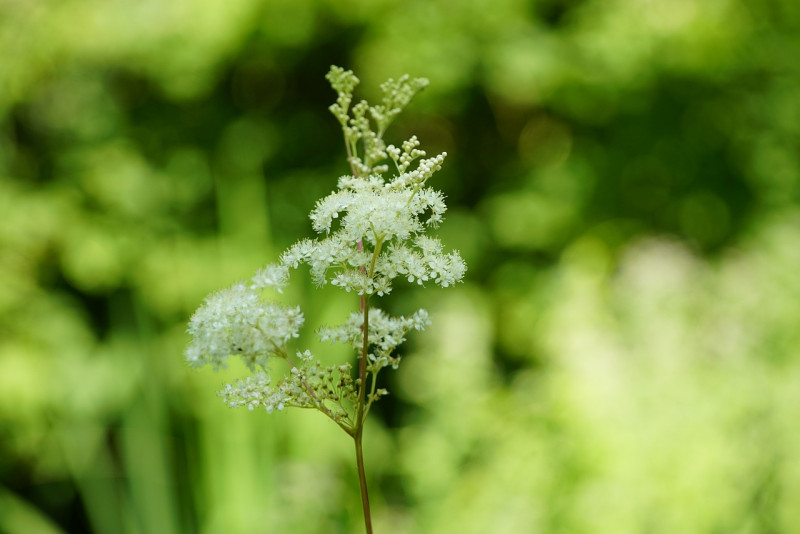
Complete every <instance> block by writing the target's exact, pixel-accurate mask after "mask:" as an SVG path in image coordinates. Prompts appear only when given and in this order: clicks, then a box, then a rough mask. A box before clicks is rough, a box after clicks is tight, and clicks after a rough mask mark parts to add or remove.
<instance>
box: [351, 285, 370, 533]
mask: <svg viewBox="0 0 800 534" xmlns="http://www.w3.org/2000/svg"><path fill="white" fill-rule="evenodd" d="M361 305H362V309H363V312H364V325H363V327H362V330H363V336H364V343H363V345H362V347H361V358H360V361H359V364H358V379H359V384H358V406H357V408H356V411H357V413H356V426H355V429H354V430H355V431H354V433H353V440H354V441H355V445H356V464H357V465H358V483H359V485H360V486H361V505H362V507H363V508H364V526H365V527H366V529H367V534H372V515H371V514H370V509H369V493H368V492H367V473H366V471H365V470H364V455H363V452H362V447H361V442H362V438H363V435H364V419H365V417H364V416H365V413H364V412H365V404H366V402H365V400H366V393H367V358H368V357H369V356H368V354H369V352H368V351H369V296H365V297H363V298H362V299H361Z"/></svg>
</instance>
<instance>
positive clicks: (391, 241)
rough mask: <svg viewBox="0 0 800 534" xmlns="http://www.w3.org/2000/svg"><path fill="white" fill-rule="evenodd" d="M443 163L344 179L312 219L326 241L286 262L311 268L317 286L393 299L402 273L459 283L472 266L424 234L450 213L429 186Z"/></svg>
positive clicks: (302, 248)
mask: <svg viewBox="0 0 800 534" xmlns="http://www.w3.org/2000/svg"><path fill="white" fill-rule="evenodd" d="M411 150H413V149H410V150H409V153H410V152H411ZM444 157H445V154H440V155H439V156H437V157H435V158H429V159H425V160H422V161H421V162H420V163H419V166H418V167H417V169H415V170H414V171H411V172H406V173H403V174H401V175H399V176H397V177H396V178H395V179H393V180H391V181H389V182H385V181H384V180H383V178H381V177H379V176H377V175H374V176H371V177H369V178H366V179H360V178H354V177H352V176H345V177H342V178H340V179H339V190H338V191H335V192H333V193H331V194H330V195H328V196H327V197H325V198H324V199H322V200H320V201H319V202H317V205H316V207H315V208H314V210H313V211H312V212H311V216H310V217H311V222H312V225H313V227H314V230H315V231H317V232H318V233H320V234H328V235H327V237H325V238H324V239H318V240H304V241H301V242H299V243H297V244H295V245H294V246H292V247H291V248H289V250H287V251H286V253H285V254H284V255H283V257H282V258H281V260H282V263H283V264H284V265H285V266H287V267H294V268H296V267H298V266H299V265H300V264H301V263H305V264H308V265H309V266H310V268H311V275H312V277H313V279H314V281H315V282H316V283H317V284H318V285H324V284H326V283H330V284H332V285H334V286H339V287H342V288H343V289H345V290H347V291H354V292H356V293H358V294H359V295H373V294H377V295H379V296H382V295H384V294H386V293H389V292H390V291H391V287H392V286H391V281H392V279H394V278H396V277H397V276H400V275H402V276H405V277H406V278H407V279H408V280H409V281H410V282H415V281H416V282H417V283H419V284H423V283H424V282H426V281H428V280H431V281H433V282H434V283H436V284H438V285H441V286H442V287H448V286H451V285H453V284H455V283H456V282H458V281H460V280H461V279H462V278H463V276H464V273H465V272H466V264H465V263H464V261H463V259H462V258H461V256H460V255H459V253H458V252H451V253H443V252H442V244H441V242H440V241H439V240H438V239H435V238H432V237H427V236H425V235H423V232H424V231H425V228H426V227H428V226H436V225H437V224H438V223H440V222H441V221H442V220H443V215H444V212H445V210H446V209H447V208H446V206H445V203H444V197H443V195H442V194H441V193H440V192H438V191H435V190H434V189H432V188H428V187H424V184H425V182H426V181H427V180H428V178H430V176H431V175H432V174H433V173H434V172H436V171H437V170H439V169H440V168H441V164H442V162H443V161H444ZM401 165H404V163H401ZM426 217H427V218H426ZM335 220H336V221H338V224H336V225H334V221H335Z"/></svg>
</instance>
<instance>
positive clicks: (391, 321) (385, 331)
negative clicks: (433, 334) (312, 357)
mask: <svg viewBox="0 0 800 534" xmlns="http://www.w3.org/2000/svg"><path fill="white" fill-rule="evenodd" d="M430 324H431V322H430V319H429V318H428V312H427V311H425V310H417V312H415V313H414V314H413V315H411V316H410V317H402V316H401V317H392V316H390V315H387V314H386V313H384V312H383V311H382V310H380V309H378V308H370V310H369V334H368V337H369V346H370V347H371V349H372V351H371V352H370V353H369V359H370V365H371V368H370V371H371V372H377V371H378V370H379V369H382V368H383V367H387V366H389V365H391V366H392V367H393V368H395V369H396V368H397V364H398V363H399V361H400V360H399V359H398V358H396V357H394V356H393V352H394V349H396V348H397V347H398V346H399V345H400V344H401V343H403V342H404V341H405V340H406V334H407V333H408V332H409V331H410V330H412V329H413V330H417V331H422V330H424V329H425V327H426V326H428V325H430ZM363 326H364V316H363V314H361V313H351V314H350V318H349V319H348V321H347V322H346V323H344V324H342V325H338V326H334V327H322V328H320V329H318V330H317V335H318V336H319V338H320V340H322V341H330V342H331V343H344V344H346V345H347V344H349V345H352V346H353V348H356V349H358V348H360V346H361V343H362V338H361V336H362V335H363Z"/></svg>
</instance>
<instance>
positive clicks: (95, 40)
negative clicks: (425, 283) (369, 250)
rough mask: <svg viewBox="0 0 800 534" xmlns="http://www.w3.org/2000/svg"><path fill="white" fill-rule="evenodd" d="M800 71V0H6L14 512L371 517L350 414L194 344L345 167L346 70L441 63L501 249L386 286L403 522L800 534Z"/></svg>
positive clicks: (368, 93) (446, 127) (396, 478)
mask: <svg viewBox="0 0 800 534" xmlns="http://www.w3.org/2000/svg"><path fill="white" fill-rule="evenodd" d="M798 57H800V3H798V2H796V0H764V1H761V2H750V1H747V0H535V1H525V0H491V1H490V0H470V1H459V0H437V1H430V0H428V1H424V0H405V1H397V0H228V1H226V2H221V1H213V0H168V1H165V0H139V1H124V0H61V1H47V0H41V1H22V0H0V532H8V533H11V534H17V533H20V534H28V533H33V534H38V533H57V532H96V533H109V534H117V533H147V534H150V533H167V534H169V533H179V532H180V533H183V532H202V533H234V534H236V533H260V532H278V533H289V534H294V533H301V534H302V533H320V532H325V533H349V532H359V531H361V529H362V528H363V526H362V523H361V510H360V502H359V497H358V485H357V479H356V475H355V468H354V465H353V464H354V461H353V458H352V456H353V453H352V450H351V449H352V443H351V441H350V439H349V438H348V437H347V436H346V435H345V434H344V433H342V432H341V431H340V430H339V429H337V428H336V426H335V425H333V424H332V423H330V422H329V421H327V420H325V419H324V417H322V416H321V415H319V414H315V413H309V412H305V411H297V410H295V411H289V412H288V413H280V414H273V415H271V416H267V415H266V414H264V413H255V414H254V413H249V412H247V411H246V410H243V411H237V410H232V409H228V408H226V407H225V406H223V404H222V402H221V401H220V400H219V399H218V398H217V397H216V396H215V395H214V392H215V391H216V390H217V389H219V387H220V386H221V384H222V383H223V382H225V381H227V380H230V379H231V378H234V377H236V376H238V374H240V372H241V369H240V368H236V367H234V368H232V369H231V370H230V371H228V372H227V373H221V374H214V373H213V372H211V371H210V370H200V371H193V370H190V369H188V368H187V367H186V366H185V364H184V362H183V359H182V351H183V347H184V346H185V344H186V341H187V335H186V334H185V325H186V322H187V320H188V317H189V315H190V314H191V313H192V311H193V310H194V309H196V307H197V306H198V305H199V304H200V302H201V300H202V298H203V297H204V296H205V295H206V294H207V293H209V292H210V291H213V290H216V289H219V288H222V287H224V286H227V285H229V284H231V283H232V282H234V281H236V280H238V279H242V278H246V277H249V276H250V275H251V274H252V273H253V272H254V271H255V270H256V269H257V268H259V267H260V266H262V265H263V264H265V263H268V262H270V261H274V260H275V259H276V257H277V255H278V254H279V253H280V251H281V250H282V249H283V248H284V247H286V246H288V245H289V244H291V243H292V242H294V241H295V240H297V239H299V238H301V237H304V236H308V235H309V233H310V224H309V222H308V220H307V213H308V211H310V209H311V208H312V206H313V203H314V201H315V200H316V199H318V198H319V197H321V196H322V195H324V194H326V193H328V192H329V191H330V190H331V189H332V188H333V187H334V185H335V180H336V178H338V176H340V175H341V174H344V173H345V172H346V169H347V166H346V163H345V161H344V154H343V147H342V142H341V136H340V132H339V131H338V125H337V124H336V121H335V120H334V119H333V117H332V116H330V114H329V113H328V111H327V109H326V108H327V106H328V105H329V104H330V103H331V102H332V101H333V100H334V96H335V95H334V94H333V92H332V91H331V90H330V88H329V87H328V86H327V83H326V82H325V80H324V75H325V73H326V72H327V70H328V67H329V66H330V65H331V64H338V65H342V66H344V67H347V68H353V69H354V70H355V71H356V73H357V74H358V75H359V76H360V77H361V79H362V82H363V83H362V86H361V87H360V90H361V95H363V96H365V97H368V98H374V97H375V96H376V94H377V87H378V84H379V83H380V82H381V81H383V80H384V79H386V78H388V77H390V76H394V77H397V76H399V75H401V74H403V73H409V74H411V75H412V76H425V77H428V78H429V79H430V81H431V85H430V87H429V88H428V89H427V90H426V91H425V92H424V93H423V94H421V95H420V96H419V97H418V99H417V100H415V102H414V103H413V104H412V106H411V109H410V110H409V112H408V113H406V114H405V115H403V116H401V118H400V119H399V120H398V122H397V124H396V125H395V126H394V128H393V130H392V131H390V133H389V135H388V137H389V140H390V141H394V142H397V141H398V140H402V139H405V138H406V137H408V136H409V135H410V134H411V133H416V134H418V135H419V137H420V139H421V140H422V142H423V146H424V147H426V148H428V150H429V153H435V152H438V151H441V150H446V151H447V152H448V153H449V154H450V156H449V158H448V161H447V163H446V165H445V168H444V170H443V171H442V172H440V173H439V174H437V175H436V184H435V185H436V186H437V187H438V188H440V189H442V190H443V191H444V192H445V193H446V195H447V197H448V203H449V206H450V211H449V218H448V220H447V221H446V223H445V224H444V225H443V227H442V228H441V232H442V234H443V235H442V237H443V239H444V241H445V242H446V243H447V244H448V246H450V247H452V248H458V249H460V250H461V251H462V253H463V255H464V257H465V259H466V260H467V262H468V263H469V266H470V271H469V276H468V280H467V281H466V283H464V284H462V285H460V286H459V287H457V288H455V289H452V290H437V289H434V288H429V289H425V290H424V291H418V290H412V289H398V290H396V292H395V293H393V294H392V296H391V298H390V299H388V300H387V303H386V304H385V306H387V307H388V308H389V309H391V310H392V311H394V312H396V313H408V312H410V311H412V310H413V309H415V308H416V307H419V306H425V307H428V308H429V309H430V310H431V312H432V315H433V320H434V326H433V327H432V328H431V329H430V331H429V332H426V333H425V334H422V335H417V336H415V337H414V339H412V340H410V341H409V343H408V344H407V345H406V346H405V354H406V358H405V359H404V362H403V364H402V366H401V368H400V369H399V370H398V371H397V372H394V373H387V375H390V376H387V377H386V379H387V383H386V385H387V387H389V389H390V390H391V392H392V395H391V397H389V398H387V399H385V400H383V401H382V402H381V404H380V406H379V409H378V411H377V412H376V413H375V414H374V418H373V420H372V424H371V426H368V428H367V432H366V437H365V444H366V445H365V447H366V449H367V451H366V455H367V457H366V462H367V469H368V474H369V477H370V484H371V491H372V499H373V507H374V514H375V521H376V531H377V532H383V533H388V532H392V533H399V534H412V533H452V532H458V533H481V534H483V533H488V532H491V533H509V534H511V533H523V532H525V533H528V532H530V533H587V534H589V533H615V534H616V533H629V532H630V533H639V532H641V533H670V534H674V533H784V532H785V533H792V532H800V506H798V503H800V247H798V243H800V205H799V204H798V200H800V61H798V59H797V58H798ZM298 280H300V281H301V282H302V276H301V277H299V278H298ZM290 296H291V297H292V298H293V299H294V300H295V301H296V302H298V303H301V304H302V306H303V308H304V310H305V312H306V315H307V318H308V323H309V324H310V325H317V324H319V323H320V322H328V323H332V322H336V321H338V320H340V319H341V318H342V317H343V316H344V315H345V314H346V313H348V312H349V311H351V310H353V309H354V307H355V306H357V302H354V301H353V299H352V298H347V296H346V295H340V294H338V293H336V292H331V291H322V292H315V291H312V290H310V289H307V288H305V287H304V286H303V285H302V284H299V285H298V284H295V285H294V286H293V288H292V294H291V295H290ZM309 330H311V329H309ZM312 338H313V336H312V335H309V336H308V343H309V344H310V345H311V346H312V347H317V345H315V342H314V341H313V339H312ZM303 341H305V340H303Z"/></svg>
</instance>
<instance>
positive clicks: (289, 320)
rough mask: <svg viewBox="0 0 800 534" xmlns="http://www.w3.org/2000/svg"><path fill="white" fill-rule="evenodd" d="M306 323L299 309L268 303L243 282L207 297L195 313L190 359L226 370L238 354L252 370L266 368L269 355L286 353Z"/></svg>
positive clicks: (198, 363)
mask: <svg viewBox="0 0 800 534" xmlns="http://www.w3.org/2000/svg"><path fill="white" fill-rule="evenodd" d="M303 321H304V319H303V314H302V313H301V312H300V308H299V307H286V306H281V305H278V304H275V303H272V302H265V301H263V300H262V298H261V296H260V294H259V293H257V292H256V291H254V290H253V289H252V288H250V287H248V286H247V285H246V284H244V283H241V282H240V283H238V284H235V285H233V286H232V287H230V288H229V289H225V290H222V291H219V292H217V293H214V294H212V295H210V296H208V297H206V299H205V301H204V302H203V305H202V306H200V308H199V309H198V310H197V311H196V312H195V313H194V315H193V316H192V318H191V320H190V321H189V327H188V332H189V333H190V334H191V335H192V340H191V342H190V343H189V346H188V347H187V349H186V352H185V355H186V359H187V361H188V362H189V363H190V364H192V365H197V366H199V365H203V364H206V363H210V364H212V365H214V367H224V366H225V362H226V360H227V359H228V357H229V356H231V355H238V356H240V357H241V358H242V360H243V361H244V362H245V364H246V365H247V366H248V367H249V368H250V369H251V370H255V368H256V367H261V368H266V367H267V358H268V357H269V356H272V355H280V354H282V353H285V351H286V344H287V343H288V342H289V340H290V339H292V338H296V337H297V336H298V332H299V330H300V327H301V326H302V325H303Z"/></svg>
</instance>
